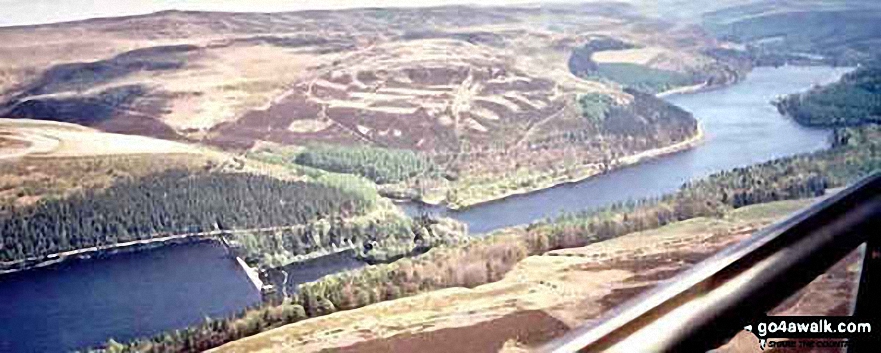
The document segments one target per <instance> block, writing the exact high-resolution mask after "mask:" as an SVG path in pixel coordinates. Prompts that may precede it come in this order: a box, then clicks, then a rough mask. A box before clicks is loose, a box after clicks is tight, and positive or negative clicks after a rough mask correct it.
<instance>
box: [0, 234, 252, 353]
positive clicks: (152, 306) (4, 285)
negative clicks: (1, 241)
mask: <svg viewBox="0 0 881 353" xmlns="http://www.w3.org/2000/svg"><path fill="white" fill-rule="evenodd" d="M259 301H260V293H259V291H257V288H255V287H254V285H252V284H251V282H250V281H249V280H248V278H247V277H246V275H245V273H244V271H243V270H242V268H241V267H239V265H238V264H237V263H236V262H235V260H234V259H232V258H230V257H229V255H227V254H226V250H225V249H224V248H223V247H221V246H220V245H218V244H215V243H196V244H187V245H172V246H168V247H164V248H161V249H157V250H151V251H143V252H138V253H130V254H118V255H111V256H107V257H104V258H98V259H91V260H83V261H71V262H66V263H61V264H58V265H54V266H51V267H47V268H41V269H36V270H32V271H25V272H20V273H13V274H8V275H2V276H0V352H64V351H71V350H74V349H79V348H84V347H89V346H94V345H98V344H101V343H104V342H106V341H107V339H109V338H111V337H113V338H114V339H116V340H117V341H125V340H129V339H133V338H137V337H141V336H146V335H153V334H156V333H159V332H162V331H165V330H168V329H178V328H184V327H187V326H189V325H192V324H195V323H198V322H201V321H203V320H204V319H205V317H218V316H227V315H230V314H232V313H234V312H236V311H238V310H240V309H242V308H244V307H246V306H247V305H249V304H253V303H257V302H259Z"/></svg>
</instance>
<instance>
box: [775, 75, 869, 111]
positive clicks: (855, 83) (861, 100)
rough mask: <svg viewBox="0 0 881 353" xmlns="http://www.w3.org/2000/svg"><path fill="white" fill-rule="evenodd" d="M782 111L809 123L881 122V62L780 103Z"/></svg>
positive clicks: (787, 98) (788, 97) (782, 100)
mask: <svg viewBox="0 0 881 353" xmlns="http://www.w3.org/2000/svg"><path fill="white" fill-rule="evenodd" d="M776 105H777V108H778V110H780V112H781V113H782V114H786V115H789V116H791V117H793V118H794V119H795V120H797V121H798V122H800V123H802V124H804V125H809V126H853V125H861V124H867V123H881V64H877V63H876V64H874V65H870V66H866V67H861V68H859V69H857V70H856V71H854V72H851V73H849V74H846V75H844V77H842V78H841V80H840V81H839V82H836V83H834V84H831V85H828V86H823V87H817V88H814V89H812V90H810V91H808V92H805V93H801V94H793V95H789V96H787V97H785V98H782V99H780V100H778V101H777V102H776Z"/></svg>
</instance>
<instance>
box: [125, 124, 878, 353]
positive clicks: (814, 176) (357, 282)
mask: <svg viewBox="0 0 881 353" xmlns="http://www.w3.org/2000/svg"><path fill="white" fill-rule="evenodd" d="M877 169H881V128H879V127H878V126H865V127H859V128H845V129H840V130H838V131H836V133H835V141H834V143H833V146H832V148H830V149H828V150H824V151H819V152H815V153H811V154H804V155H798V156H793V157H786V158H781V159H777V160H773V161H769V162H766V163H762V164H757V165H753V166H748V167H744V168H737V169H732V170H728V171H724V172H721V173H716V174H714V175H712V176H710V177H707V178H705V179H702V180H698V181H695V182H691V183H687V184H684V185H682V187H681V188H680V190H679V191H678V192H675V193H672V194H667V195H664V196H662V197H658V198H653V199H644V200H634V201H630V202H623V203H618V204H614V205H611V206H608V207H605V208H602V209H599V210H593V211H590V212H585V213H578V214H569V215H565V216H561V217H558V218H556V219H553V220H548V221H544V222H539V223H535V224H532V225H530V226H529V227H527V229H526V230H524V231H517V230H507V231H502V232H499V233H496V234H493V235H490V236H487V237H485V238H481V239H476V240H473V241H470V242H467V243H462V244H455V245H450V246H441V247H436V248H434V249H432V250H431V251H429V252H428V253H426V254H424V255H421V256H417V257H414V258H411V259H403V260H400V261H397V262H394V263H391V264H382V265H377V266H371V267H367V268H363V269H359V270H355V271H349V272H345V273H339V274H335V275H331V276H327V277H324V278H322V279H321V280H318V281H316V282H311V283H306V284H302V285H300V286H299V290H298V291H297V292H296V293H294V294H293V295H292V296H291V297H289V298H284V299H283V300H277V301H269V302H265V303H263V304H261V305H260V306H259V307H255V308H252V309H249V310H246V311H244V312H242V313H241V314H239V315H237V316H235V317H232V318H228V319H222V320H215V321H209V322H206V323H205V324H203V325H200V326H194V327H191V328H188V329H186V330H179V331H175V332H169V333H166V334H163V335H159V336H155V337H153V338H149V339H142V340H138V341H134V342H131V343H129V344H126V345H118V346H117V348H119V349H120V350H121V351H137V352H196V351H202V350H205V349H209V348H211V347H216V346H218V345H221V344H223V343H225V342H229V341H233V340H237V339H240V338H243V337H247V336H250V335H253V334H256V333H259V332H263V331H266V330H269V329H272V328H275V327H279V326H281V325H284V324H288V323H292V322H296V321H299V320H303V319H306V318H309V317H316V316H321V315H326V314H329V313H332V312H335V311H338V310H348V309H353V308H358V307H361V306H365V305H369V304H373V303H377V302H380V301H385V300H391V299H395V298H400V297H404V296H409V295H413V294H417V293H421V292H427V291H432V290H437V289H442V288H450V287H474V286H477V285H480V284H484V283H489V282H493V281H497V280H499V279H501V278H502V277H503V276H504V275H505V273H507V272H508V271H509V270H510V269H511V268H513V266H514V265H516V264H517V262H519V261H521V260H522V259H524V258H526V257H527V256H530V255H536V254H542V253H545V252H547V251H550V250H555V249H561V248H570V247H578V246H585V245H588V244H590V243H594V242H598V241H603V240H607V239H611V238H614V237H617V236H621V235H624V234H628V233H632V232H636V231H642V230H648V229H653V228H657V227H660V226H663V225H666V224H670V223H673V222H677V221H682V220H687V219H691V218H695V217H715V216H719V215H721V214H723V213H724V212H725V211H726V210H731V209H736V208H739V207H744V206H748V205H752V204H758V203H764V202H769V201H777V200H788V199H800V198H809V197H816V196H820V195H823V194H824V193H825V192H826V190H827V189H828V188H834V187H841V186H845V185H847V184H848V183H851V182H853V181H855V180H857V179H859V178H860V177H862V176H864V175H867V174H868V173H870V172H871V171H873V170H877Z"/></svg>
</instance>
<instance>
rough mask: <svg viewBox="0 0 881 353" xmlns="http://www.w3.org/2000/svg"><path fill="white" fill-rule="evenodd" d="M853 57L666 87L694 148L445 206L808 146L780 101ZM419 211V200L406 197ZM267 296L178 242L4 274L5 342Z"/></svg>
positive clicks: (499, 211) (641, 184) (44, 345)
mask: <svg viewBox="0 0 881 353" xmlns="http://www.w3.org/2000/svg"><path fill="white" fill-rule="evenodd" d="M847 71H848V69H843V68H829V67H782V68H778V69H773V68H758V69H756V70H754V71H753V72H752V73H751V74H750V75H749V76H748V77H747V78H746V79H745V80H744V81H743V82H741V83H739V84H737V85H734V86H731V87H727V88H723V89H718V90H713V91H708V92H703V93H697V94H689V95H678V96H672V97H668V98H666V99H667V100H668V101H670V102H671V103H673V104H676V105H679V106H681V107H683V108H685V109H686V110H688V111H690V112H692V113H693V114H694V116H695V117H696V118H697V119H698V120H700V122H701V125H702V127H703V129H704V132H705V135H706V137H705V139H704V141H703V142H702V143H701V145H699V146H698V147H696V148H694V149H691V150H689V151H686V152H682V153H678V154H675V155H671V156H666V157H662V158H659V159H655V160H651V161H648V162H645V163H641V164H638V165H635V166H631V167H627V168H623V169H620V170H616V171H613V172H611V173H608V174H605V175H602V176H598V177H595V178H591V179H588V180H585V181H583V182H580V183H575V184H570V185H564V186H559V187H555V188H551V189H547V190H544V191H539V192H535V193H530V194H526V195H521V196H514V197H510V198H506V199H504V200H500V201H497V202H491V203H487V204H482V205H479V206H476V207H472V208H469V209H466V210H463V211H458V212H452V211H447V210H445V209H443V208H441V207H429V208H427V210H428V211H431V212H435V213H441V214H446V215H448V216H451V217H453V218H456V219H458V220H460V221H463V222H465V223H467V224H468V225H469V229H470V231H471V232H472V233H484V232H488V231H492V230H495V229H498V228H501V227H505V226H511V225H518V224H525V223H530V222H533V221H536V220H540V219H543V218H546V217H552V216H555V215H557V214H559V213H561V212H570V211H579V210H585V209H590V208H595V207H600V206H603V205H607V204H609V203H613V202H617V201H623V200H627V199H637V198H642V197H648V196H655V195H660V194H663V193H667V192H671V191H675V190H676V189H677V188H678V187H679V186H680V185H681V184H682V183H683V182H686V181H688V180H691V179H694V178H699V177H703V176H706V175H708V174H710V173H713V172H717V171H721V170H725V169H730V168H734V167H738V166H744V165H749V164H753V163H759V162H763V161H767V160H770V159H773V158H776V157H780V156H786V155H793V154H798V153H805V152H810V151H815V150H818V149H821V148H824V147H825V146H827V145H828V138H829V134H830V133H829V131H827V130H817V129H808V128H804V127H801V126H799V125H797V124H795V123H794V122H792V121H791V120H790V119H788V118H786V117H783V116H781V115H779V114H778V113H777V111H776V109H775V108H774V106H772V105H771V104H770V101H771V100H772V99H774V98H775V97H777V96H778V95H781V94H788V93H795V92H799V91H803V90H806V89H809V88H810V87H811V86H812V85H815V84H823V83H827V82H831V81H834V80H836V79H837V78H838V77H840V76H841V75H842V74H843V73H845V72H847ZM404 208H405V209H406V210H407V211H408V212H410V213H416V212H418V211H419V208H420V207H419V206H415V205H405V206H404ZM328 262H329V261H327V259H325V260H322V262H321V264H322V265H323V266H319V267H320V268H316V266H313V265H314V264H310V265H303V266H298V267H296V270H295V271H293V273H291V276H290V278H289V279H290V280H291V281H292V282H293V283H296V282H301V281H308V280H314V279H317V278H318V277H320V276H321V275H324V274H329V273H333V272H337V271H340V270H344V269H348V268H352V267H357V264H352V263H351V262H347V261H339V262H333V263H328ZM259 300H260V295H259V293H258V291H257V289H256V288H254V286H253V285H252V284H251V283H250V282H249V280H248V278H247V277H246V275H245V274H244V272H243V271H242V269H241V268H240V267H238V265H237V264H236V262H235V261H234V260H233V259H232V258H230V257H229V256H228V255H226V254H225V251H224V249H223V248H221V247H220V246H219V245H216V244H213V243H196V244H189V245H175V246H169V247H164V248H160V249H156V250H149V251H144V252H139V253H133V254H120V255H112V256H108V257H106V258H101V259H92V260H85V261H73V262H68V263H62V264H58V265H54V266H50V267H47V268H42V269H36V270H32V271H26V272H21V273H15V274H10V275H2V276H0V323H2V324H0V352H58V351H69V350H74V349H78V348H84V347H88V346H94V345H98V344H101V343H103V342H105V341H106V340H107V339H108V338H111V337H112V338H114V339H116V340H117V341H125V340H128V339H132V338H135V337H142V336H149V335H153V334H155V333H158V332H162V331H167V330H170V329H178V328H184V327H186V326H188V325H191V324H195V323H198V322H200V321H202V320H204V318H205V317H224V316H228V315H231V314H233V313H235V312H236V311H239V310H241V309H243V308H245V307H246V306H248V305H250V304H253V303H256V302H258V301H259Z"/></svg>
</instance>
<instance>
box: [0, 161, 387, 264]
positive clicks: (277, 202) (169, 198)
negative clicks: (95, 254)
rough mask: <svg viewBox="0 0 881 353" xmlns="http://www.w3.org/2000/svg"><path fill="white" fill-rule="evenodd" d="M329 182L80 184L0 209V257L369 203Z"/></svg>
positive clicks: (358, 210) (214, 178)
mask: <svg viewBox="0 0 881 353" xmlns="http://www.w3.org/2000/svg"><path fill="white" fill-rule="evenodd" d="M329 183H330V182H329ZM329 183H324V184H322V183H305V182H299V181H285V180H279V179H275V178H272V177H268V176H262V175H254V174H245V173H229V174H222V173H197V174H195V175H194V174H192V173H191V172H188V171H181V170H177V171H169V172H164V173H160V174H153V175H149V176H146V177H142V178H137V179H131V180H127V181H124V182H119V183H116V184H114V185H112V186H110V187H108V188H106V189H88V190H86V191H84V192H81V193H78V194H75V195H73V196H71V197H67V198H63V199H49V200H45V201H41V202H39V203H38V204H36V205H34V206H31V207H25V208H13V209H10V210H8V211H7V210H4V212H0V234H2V238H0V261H15V260H22V259H25V258H28V257H34V256H43V255H48V254H52V253H56V252H60V251H66V250H73V249H82V248H88V247H93V246H99V247H100V246H107V245H112V244H115V243H119V242H125V241H131V240H140V239H149V238H153V237H158V236H163V235H171V234H180V233H194V232H204V231H211V230H228V229H243V228H262V227H269V226H284V225H293V224H304V223H307V222H310V221H314V220H317V219H322V218H328V219H332V218H336V217H347V216H351V215H356V214H362V213H365V212H367V211H369V210H370V209H372V208H373V207H374V206H375V203H376V198H375V197H373V198H371V197H366V196H365V195H369V193H364V192H357V190H352V187H351V186H350V187H349V190H347V189H344V188H340V187H334V186H331V185H328V184H329ZM349 185H351V183H349ZM374 196H375V195H374Z"/></svg>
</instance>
